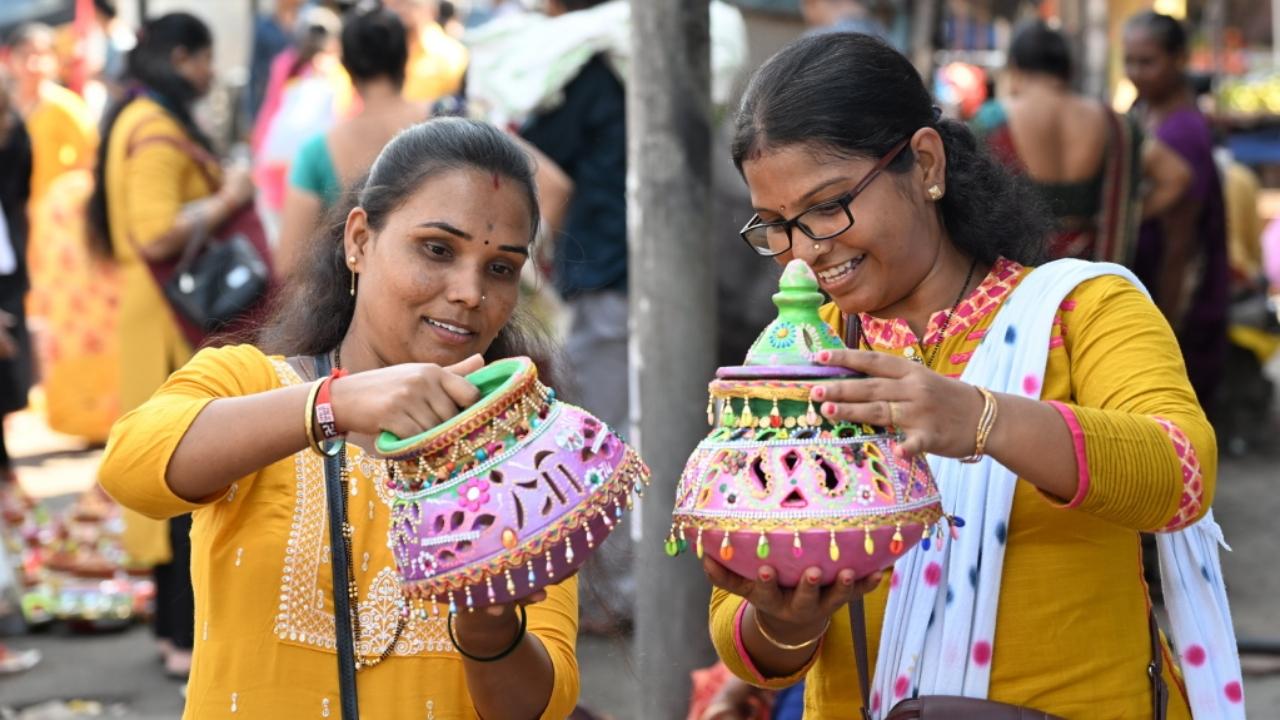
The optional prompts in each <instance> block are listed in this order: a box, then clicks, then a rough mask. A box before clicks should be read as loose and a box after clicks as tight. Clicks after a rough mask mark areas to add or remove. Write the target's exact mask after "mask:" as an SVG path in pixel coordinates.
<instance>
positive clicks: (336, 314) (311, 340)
mask: <svg viewBox="0 0 1280 720" xmlns="http://www.w3.org/2000/svg"><path fill="white" fill-rule="evenodd" d="M461 169H476V170H480V171H482V172H484V173H486V174H497V175H500V176H503V177H506V178H508V179H510V180H512V181H514V182H515V183H517V184H518V185H519V186H520V188H521V189H522V190H524V195H525V199H526V200H527V201H528V204H529V227H530V228H532V232H533V233H534V234H536V232H537V228H538V224H539V223H540V222H541V215H540V213H539V210H538V190H537V186H536V183H535V182H534V165H533V161H532V159H531V158H530V157H529V155H528V154H527V153H525V151H524V150H523V149H522V148H521V147H520V146H519V145H517V144H516V143H515V141H513V140H512V139H511V138H509V137H507V136H506V135H505V134H504V133H503V132H502V131H500V130H498V129H496V128H494V127H493V126H491V125H487V124H485V123H481V122H476V121H473V120H466V119H463V118H436V119H434V120H428V121H426V122H424V123H420V124H418V125H414V126H413V127H410V128H408V129H406V130H404V131H402V132H401V133H400V134H399V135H397V136H396V137H395V138H394V139H392V140H391V142H390V143H388V144H387V146H386V147H385V148H383V149H382V152H381V153H380V154H379V155H378V158H377V159H376V160H374V162H373V166H372V167H371V168H370V170H369V173H368V174H367V175H366V176H365V177H364V178H362V179H361V180H358V181H356V182H355V183H354V184H353V185H352V186H351V187H350V188H349V189H348V190H347V192H346V193H345V194H344V196H343V201H342V202H339V203H336V204H335V205H334V207H333V208H332V209H331V210H330V211H329V212H328V214H327V215H326V217H325V220H324V222H322V223H321V227H320V229H319V230H318V231H317V233H316V235H315V237H313V238H312V240H311V242H310V243H309V244H308V246H307V247H306V248H305V249H304V250H303V257H302V259H301V260H300V261H299V264H298V267H297V269H296V270H295V271H294V273H293V275H291V276H290V278H289V282H288V284H287V285H286V286H285V287H284V288H283V290H282V292H281V293H280V295H279V296H278V297H277V298H276V300H275V302H274V307H273V310H272V313H271V318H270V320H268V322H267V323H266V325H265V327H264V328H263V330H262V332H261V333H260V335H259V337H258V344H259V345H260V346H261V347H262V349H263V350H264V351H266V352H269V353H276V354H280V355H285V356H292V355H318V354H321V353H326V352H329V351H330V350H332V349H334V348H336V347H337V346H338V344H339V343H341V342H342V339H343V338H344V337H345V336H346V334H347V330H348V329H349V328H350V327H351V319H352V317H353V315H354V314H355V308H356V298H355V297H352V296H351V294H350V292H349V291H348V287H349V284H348V282H349V280H350V275H349V274H350V272H351V271H350V269H349V268H348V267H347V264H346V260H345V253H344V252H343V239H344V235H345V228H346V221H347V215H349V214H350V213H351V210H352V209H354V208H356V207H361V208H363V209H364V211H365V213H366V215H367V216H368V218H369V226H370V227H371V228H372V229H373V230H374V231H375V232H377V231H380V230H382V228H384V227H386V223H387V219H388V217H389V216H390V215H391V213H393V212H395V211H396V209H397V208H399V207H400V206H401V205H403V204H404V203H405V201H406V200H408V199H409V198H410V197H411V196H412V195H413V194H414V193H415V192H417V191H418V190H419V189H420V188H421V187H422V186H423V184H424V183H426V182H427V181H429V180H431V179H432V178H435V177H438V176H440V175H442V174H444V173H447V172H450V171H453V170H461ZM532 240H533V236H531V237H530V241H531V242H532ZM514 355H527V356H529V357H530V358H532V359H533V361H534V362H535V363H536V364H537V366H538V372H539V374H540V375H541V376H542V379H543V381H544V382H546V383H547V384H548V385H552V386H554V387H557V388H559V387H560V383H559V381H560V380H561V378H560V377H559V372H558V368H559V366H560V357H559V350H558V349H557V348H556V347H555V346H554V344H553V343H552V342H551V340H550V338H549V336H548V334H547V332H546V329H545V328H543V327H542V326H541V325H540V324H538V323H537V322H536V321H534V320H533V319H532V318H531V317H530V316H529V315H528V314H527V313H526V312H525V311H524V310H523V308H521V307H519V306H517V308H516V311H515V313H514V314H513V315H512V317H511V319H510V320H509V321H508V322H507V324H506V325H505V326H504V327H503V328H502V330H501V331H500V332H499V333H498V336H497V337H496V338H495V339H494V341H493V344H491V345H490V346H489V349H488V350H487V351H486V352H485V354H484V357H485V360H486V361H487V362H489V361H493V360H497V359H500V358H504V357H511V356H514Z"/></svg>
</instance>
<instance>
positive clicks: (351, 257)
mask: <svg viewBox="0 0 1280 720" xmlns="http://www.w3.org/2000/svg"><path fill="white" fill-rule="evenodd" d="M355 265H356V256H355V255H348V256H347V267H349V268H351V297H355V296H356V268H355Z"/></svg>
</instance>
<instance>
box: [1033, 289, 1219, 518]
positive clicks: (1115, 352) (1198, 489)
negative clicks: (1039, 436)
mask: <svg viewBox="0 0 1280 720" xmlns="http://www.w3.org/2000/svg"><path fill="white" fill-rule="evenodd" d="M1061 312H1062V317H1063V324H1064V326H1065V329H1064V336H1065V337H1064V344H1065V348H1066V350H1067V353H1068V355H1069V357H1070V363H1071V396H1072V398H1073V399H1074V401H1073V402H1072V403H1054V407H1055V408H1056V409H1057V410H1058V411H1059V413H1061V414H1062V416H1063V419H1064V420H1065V421H1066V423H1067V425H1068V427H1070V429H1071V433H1072V437H1073V440H1074V442H1075V446H1076V457H1077V467H1078V468H1079V472H1080V478H1079V482H1078V489H1077V492H1076V496H1075V497H1074V498H1072V499H1071V500H1070V501H1069V502H1067V503H1065V504H1064V505H1063V507H1066V508H1071V509H1074V510H1077V511H1079V512H1086V513H1089V514H1091V515H1095V516H1097V517H1100V518H1103V519H1105V520H1108V521H1110V522H1113V523H1115V524H1117V525H1121V526H1123V527H1127V528H1132V529H1134V530H1143V531H1160V530H1166V531H1172V530H1178V529H1181V528H1183V527H1185V526H1187V525H1189V524H1191V523H1193V522H1195V521H1196V520H1198V519H1199V518H1200V517H1202V516H1203V515H1204V514H1205V512H1207V511H1208V508H1209V505H1210V503H1211V501H1212V499H1213V490H1214V482H1215V480H1216V477H1217V441H1216V439H1215V437H1214V433H1213V428H1212V427H1211V426H1210V425H1209V421H1208V420H1207V419H1206V418H1205V414H1204V411H1203V410H1201V408H1200V406H1199V404H1198V403H1197V402H1196V397H1195V393H1194V391H1193V390H1192V389H1191V383H1190V381H1189V380H1188V379H1187V371H1186V367H1185V365H1184V364H1183V361H1182V355H1181V352H1180V350H1179V349H1178V343H1177V340H1176V339H1175V337H1174V334H1173V331H1172V329H1170V327H1169V324H1168V323H1167V322H1166V321H1165V319H1164V318H1163V316H1162V315H1161V314H1160V312H1159V310H1157V309H1156V306H1155V305H1154V304H1152V303H1151V301H1150V300H1149V299H1147V297H1146V296H1145V295H1144V294H1142V292H1141V291H1140V290H1138V289H1137V288H1136V287H1134V286H1133V285H1131V284H1130V283H1129V282H1128V281H1127V280H1124V279H1122V278H1119V277H1115V276H1108V277H1103V278H1098V279H1096V280H1092V281H1089V282H1087V283H1084V284H1082V285H1081V286H1080V288H1078V289H1077V290H1076V292H1075V293H1073V295H1072V297H1071V298H1069V299H1068V300H1067V302H1066V303H1064V307H1063V310H1062V311H1061Z"/></svg>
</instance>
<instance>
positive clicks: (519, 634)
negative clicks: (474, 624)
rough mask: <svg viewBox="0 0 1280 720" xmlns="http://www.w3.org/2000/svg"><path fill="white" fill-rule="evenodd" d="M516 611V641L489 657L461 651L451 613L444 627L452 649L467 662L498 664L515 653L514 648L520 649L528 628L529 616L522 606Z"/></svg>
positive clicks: (518, 606) (517, 607)
mask: <svg viewBox="0 0 1280 720" xmlns="http://www.w3.org/2000/svg"><path fill="white" fill-rule="evenodd" d="M516 609H517V610H519V611H520V629H519V630H517V631H516V639H515V640H512V641H511V645H510V646H509V647H507V649H506V650H503V651H502V652H500V653H498V654H497V655H490V656H489V657H480V656H479V655H472V654H471V653H469V652H467V651H466V650H463V649H462V646H461V645H459V644H458V638H457V637H456V636H455V635H454V634H453V615H454V614H453V613H449V620H448V621H447V623H446V626H447V628H448V630H449V642H451V643H453V649H454V650H457V651H458V654H459V655H461V656H462V657H464V658H466V659H468V660H474V661H475V662H482V663H491V662H498V661H499V660H501V659H502V658H504V657H506V656H508V655H510V654H511V653H513V652H515V651H516V648H518V647H520V643H521V642H522V641H523V640H524V635H525V630H526V629H527V628H528V626H529V614H528V613H527V612H525V609H524V606H523V605H517V606H516Z"/></svg>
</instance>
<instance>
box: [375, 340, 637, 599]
mask: <svg viewBox="0 0 1280 720" xmlns="http://www.w3.org/2000/svg"><path fill="white" fill-rule="evenodd" d="M467 379H468V380H470V381H471V382H472V383H473V384H475V385H476V386H477V387H478V388H479V389H480V391H481V393H482V398H481V400H480V401H479V402H477V403H476V404H475V405H473V406H471V407H470V408H467V409H466V410H465V411H464V412H462V413H461V414H459V415H457V416H456V417H454V418H452V419H451V420H449V421H448V422H446V423H443V424H441V425H440V426H438V427H436V428H434V429H432V430H430V431H428V432H425V433H423V434H421V435H418V436H415V437H413V438H409V439H407V440H401V439H399V438H396V437H395V436H394V435H391V434H390V433H383V435H382V436H381V437H380V438H379V439H378V442H377V450H378V453H379V454H380V455H382V456H383V457H385V458H387V459H388V461H389V465H390V470H391V472H390V475H391V480H390V482H391V483H392V485H393V488H394V491H395V495H396V501H395V505H394V507H393V509H392V517H391V537H390V540H389V542H390V545H391V549H392V552H393V554H394V555H395V559H396V564H397V567H398V569H399V572H400V576H401V580H402V585H403V590H404V593H405V595H406V596H407V597H409V598H410V599H411V600H413V602H414V605H415V606H416V608H417V609H418V611H419V612H426V605H428V604H432V605H434V604H437V603H439V604H444V605H447V606H448V607H449V610H450V611H451V612H455V611H457V610H458V609H459V608H466V609H473V608H478V607H484V606H487V605H492V604H494V603H506V602H510V601H512V600H518V599H520V598H523V597H526V596H528V595H530V594H532V593H534V592H536V591H538V590H540V589H542V588H543V587H545V586H547V585H549V584H553V583H556V582H558V581H560V580H563V579H565V578H566V577H568V576H569V575H571V574H572V573H573V572H574V571H576V570H577V569H578V568H579V567H580V566H581V565H582V563H583V562H584V561H585V560H586V559H587V557H588V556H590V554H591V553H592V552H593V551H594V550H595V548H596V547H597V546H598V545H599V544H600V543H602V542H604V539H605V538H606V537H608V535H609V533H610V532H612V531H613V529H614V527H616V526H617V524H618V523H619V522H620V521H621V519H622V513H623V510H624V508H627V509H629V508H630V507H631V503H632V500H631V492H632V491H633V490H634V491H636V492H639V491H640V490H641V486H642V484H643V483H647V482H648V477H649V469H648V468H647V467H646V466H645V465H644V463H643V462H642V461H641V460H640V457H639V456H638V455H637V454H636V452H635V451H634V450H633V449H631V448H630V447H628V446H627V445H626V443H624V442H623V441H622V439H621V438H620V437H619V436H618V435H617V434H616V433H614V432H613V431H612V430H610V429H609V428H608V427H607V426H606V425H605V424H604V423H603V422H601V421H600V420H598V419H596V418H595V417H593V416H592V415H591V414H590V413H588V412H586V411H585V410H582V409H581V408H578V407H575V406H573V405H569V404H567V403H563V402H560V401H559V400H557V399H556V395H555V391H554V390H552V389H550V388H547V387H546V386H544V385H543V384H542V383H540V382H538V373H537V368H536V367H535V366H534V364H533V363H532V361H530V360H529V359H528V358H523V357H521V358H512V359H508V360H500V361H497V362H494V363H491V364H490V365H488V366H486V367H484V368H482V369H481V370H478V371H476V372H475V373H472V374H470V375H468V376H467Z"/></svg>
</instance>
